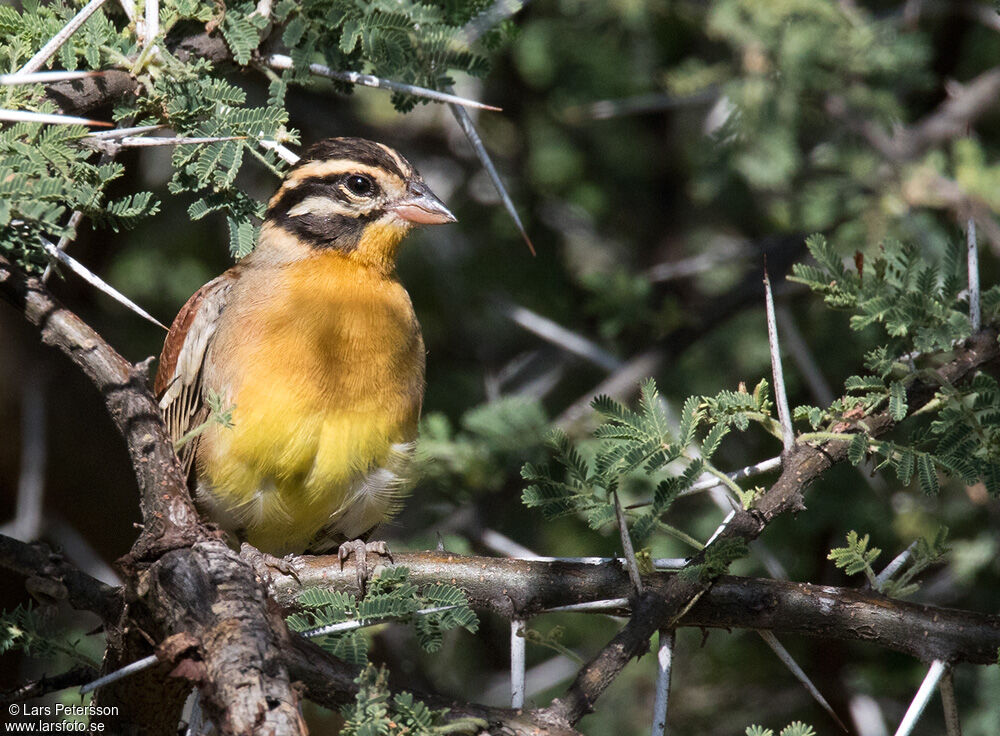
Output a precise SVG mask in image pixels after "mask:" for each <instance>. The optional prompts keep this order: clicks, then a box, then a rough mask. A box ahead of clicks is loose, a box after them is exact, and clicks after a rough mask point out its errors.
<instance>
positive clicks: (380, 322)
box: [154, 137, 456, 589]
mask: <svg viewBox="0 0 1000 736" xmlns="http://www.w3.org/2000/svg"><path fill="white" fill-rule="evenodd" d="M455 221H456V218H455V216H454V215H453V214H452V213H451V212H450V211H449V210H448V208H447V207H446V206H445V205H444V203H443V202H442V201H441V200H440V199H439V198H438V197H437V196H436V195H435V194H434V193H433V192H432V191H431V190H430V188H429V187H428V186H427V184H426V183H425V182H424V180H423V179H422V178H421V176H420V174H419V173H417V171H416V169H414V168H413V166H411V165H410V164H409V163H408V162H407V161H406V159H404V158H403V157H402V156H401V155H400V154H399V153H398V152H396V151H395V150H394V149H392V148H390V147H389V146H386V145H384V144H382V143H377V142H373V141H370V140H366V139H363V138H352V137H341V138H330V139H326V140H322V141H320V142H318V143H315V144H314V145H313V146H311V147H310V148H309V149H308V150H307V151H306V153H305V155H304V156H303V157H302V158H301V159H300V161H299V162H298V163H297V164H296V165H294V166H293V167H292V168H291V169H290V170H289V171H288V173H287V174H286V175H285V178H284V180H283V181H282V183H281V185H280V186H279V188H278V190H277V191H276V193H275V194H274V195H273V196H272V197H271V199H270V201H269V202H268V206H267V209H266V214H265V216H264V219H263V222H262V225H261V228H260V235H259V237H258V240H257V244H256V247H255V248H254V250H253V251H252V252H251V253H250V254H249V255H247V256H245V257H244V258H243V259H242V260H240V261H238V262H237V263H236V264H235V265H234V266H233V267H231V268H230V269H229V270H227V271H226V272H225V273H223V274H222V275H221V276H219V277H217V278H215V279H214V280H212V281H209V282H208V283H207V284H205V285H204V286H203V287H201V288H200V289H199V290H198V291H197V292H195V294H194V295H193V296H191V298H190V299H189V300H188V301H187V303H185V304H184V306H183V307H182V308H181V310H180V311H179V312H178V314H177V316H176V318H175V319H174V321H173V323H172V325H171V327H170V330H169V332H168V334H167V338H166V340H165V342H164V346H163V351H162V353H161V355H160V361H159V367H158V370H157V374H156V378H155V381H154V391H155V393H156V395H157V397H158V399H159V406H160V410H161V412H162V414H163V417H164V421H165V423H166V426H167V429H168V433H169V435H170V437H171V439H172V440H173V441H174V443H175V446H176V445H180V447H179V449H178V457H179V459H180V462H181V465H182V467H183V469H184V471H185V473H186V474H187V477H188V482H189V486H190V487H191V489H192V496H193V498H194V500H195V503H196V505H197V507H198V509H199V511H200V513H202V514H203V515H205V516H207V517H208V518H209V519H210V520H211V521H213V522H214V523H215V524H217V525H218V526H219V527H221V528H222V529H223V530H224V531H225V532H227V533H228V534H229V535H230V536H231V538H233V539H234V540H236V541H238V542H241V543H243V544H244V546H245V545H247V544H249V545H250V546H251V548H252V549H254V550H256V551H257V552H258V553H259V554H260V555H264V556H266V558H267V559H268V560H277V559H278V558H281V557H283V556H284V557H285V559H287V558H288V557H289V556H292V555H296V554H300V553H306V552H308V553H314V554H320V553H325V552H331V551H332V550H333V549H334V547H336V548H337V551H338V554H339V556H340V560H341V566H343V563H344V561H345V560H346V559H349V557H350V556H351V555H352V554H353V555H355V557H356V560H355V563H356V567H357V574H358V582H359V586H360V587H361V588H362V589H363V588H364V581H365V575H367V570H366V554H367V553H377V554H384V555H389V552H388V548H387V546H386V545H385V543H384V542H369V541H366V540H367V539H368V538H369V535H370V534H371V532H372V531H373V530H374V529H375V528H376V527H377V526H378V525H379V524H380V523H382V522H383V521H385V520H387V519H388V518H390V517H391V516H393V515H394V514H395V513H396V512H397V511H398V510H399V508H400V506H401V503H402V500H403V498H404V497H405V494H406V492H407V491H408V487H409V485H410V478H409V474H408V471H407V468H408V465H409V464H410V459H411V456H412V454H413V450H414V443H415V440H416V436H417V426H418V421H419V417H420V411H421V406H422V403H423V395H424V384H425V377H424V372H425V349H424V343H423V338H422V335H421V330H420V324H419V322H418V321H417V318H416V315H415V313H414V310H413V305H412V302H411V300H410V296H409V294H408V293H407V291H406V289H405V288H404V287H403V285H402V284H401V282H400V281H399V279H398V277H397V274H396V256H397V252H398V249H399V246H400V243H401V241H402V240H403V238H404V237H405V236H406V235H407V233H409V232H410V230H412V229H413V228H414V227H415V226H418V225H438V224H445V223H451V222H455ZM213 412H216V413H215V414H214V415H213ZM220 415H223V416H221V417H220ZM227 420H228V421H227ZM182 438H183V439H182ZM182 442H183V444H180V443H182ZM269 564H270V563H269Z"/></svg>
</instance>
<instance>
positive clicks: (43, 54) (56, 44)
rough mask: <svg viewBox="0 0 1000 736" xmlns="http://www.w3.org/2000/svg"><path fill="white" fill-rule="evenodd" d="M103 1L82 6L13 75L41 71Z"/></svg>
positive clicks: (98, 0) (91, 1) (93, 0)
mask: <svg viewBox="0 0 1000 736" xmlns="http://www.w3.org/2000/svg"><path fill="white" fill-rule="evenodd" d="M104 3H105V0H90V2H89V3H87V4H86V5H84V6H83V8H82V9H81V10H80V12H79V13H77V14H76V15H74V16H73V17H72V18H71V19H70V21H69V23H67V24H66V25H65V26H63V27H62V30H60V31H59V33H57V34H56V35H54V36H53V37H52V38H50V39H49V40H48V42H47V43H46V44H45V45H44V46H42V48H40V49H39V50H38V53H36V54H35V55H34V56H32V57H31V58H30V59H28V63H26V64H25V65H24V66H22V67H21V68H20V69H18V70H17V72H15V74H30V73H31V72H37V71H38V70H39V69H41V68H42V67H43V66H44V65H45V62H47V61H48V60H49V59H50V58H52V56H53V55H54V54H55V53H56V52H57V51H58V50H59V49H60V48H61V47H62V45H63V44H64V43H66V42H67V41H68V40H69V38H70V36H72V35H73V34H74V33H76V32H77V30H78V29H79V28H80V26H82V25H83V24H84V23H86V22H87V19H88V18H89V17H90V16H92V15H93V14H94V13H96V12H97V10H98V8H100V7H101V6H102V5H104Z"/></svg>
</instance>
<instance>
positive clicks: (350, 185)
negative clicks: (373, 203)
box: [345, 174, 375, 197]
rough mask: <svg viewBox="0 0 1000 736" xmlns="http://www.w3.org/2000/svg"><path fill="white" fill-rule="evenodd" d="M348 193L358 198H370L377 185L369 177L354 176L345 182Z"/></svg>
mask: <svg viewBox="0 0 1000 736" xmlns="http://www.w3.org/2000/svg"><path fill="white" fill-rule="evenodd" d="M345 184H346V185H347V189H348V191H349V192H350V193H351V194H353V195H355V196H358V197H370V196H371V195H372V193H373V192H374V191H375V184H374V183H372V180H371V179H369V178H368V177H367V176H361V175H360V174H352V175H351V176H349V177H347V181H346V182H345Z"/></svg>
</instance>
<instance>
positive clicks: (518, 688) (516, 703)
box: [510, 618, 527, 709]
mask: <svg viewBox="0 0 1000 736" xmlns="http://www.w3.org/2000/svg"><path fill="white" fill-rule="evenodd" d="M526 643H527V639H525V637H524V621H523V620H522V619H517V618H515V619H513V620H512V621H511V622H510V707H511V708H514V709H520V708H523V707H524V660H525V653H524V650H525V644H526Z"/></svg>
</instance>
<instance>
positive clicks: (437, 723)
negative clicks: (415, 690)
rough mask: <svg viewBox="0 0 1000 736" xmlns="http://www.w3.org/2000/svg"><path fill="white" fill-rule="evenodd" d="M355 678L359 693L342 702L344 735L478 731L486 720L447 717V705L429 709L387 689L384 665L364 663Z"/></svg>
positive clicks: (421, 735)
mask: <svg viewBox="0 0 1000 736" xmlns="http://www.w3.org/2000/svg"><path fill="white" fill-rule="evenodd" d="M355 682H356V683H357V684H358V693H357V695H355V697H354V702H353V703H352V704H350V705H345V706H344V707H343V708H342V709H341V712H342V713H343V715H344V721H345V722H344V727H343V729H342V730H341V731H340V733H341V734H343V736H441V735H442V734H460V733H468V734H473V733H479V732H480V731H482V730H484V729H485V728H486V727H487V726H488V724H487V723H486V721H483V720H480V719H478V718H453V719H447V718H446V716H447V714H448V709H447V708H444V709H441V710H431V709H430V708H428V707H427V706H426V705H425V704H424V703H423V702H421V701H419V700H416V699H414V697H413V695H411V694H410V693H408V692H399V693H396V694H395V695H393V694H392V693H391V692H389V676H388V674H387V673H386V671H385V668H384V667H380V668H379V669H377V670H376V669H375V668H374V667H373V666H372V665H370V664H369V665H366V666H365V668H364V669H363V670H361V674H359V675H358V677H357V679H356V680H355Z"/></svg>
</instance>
